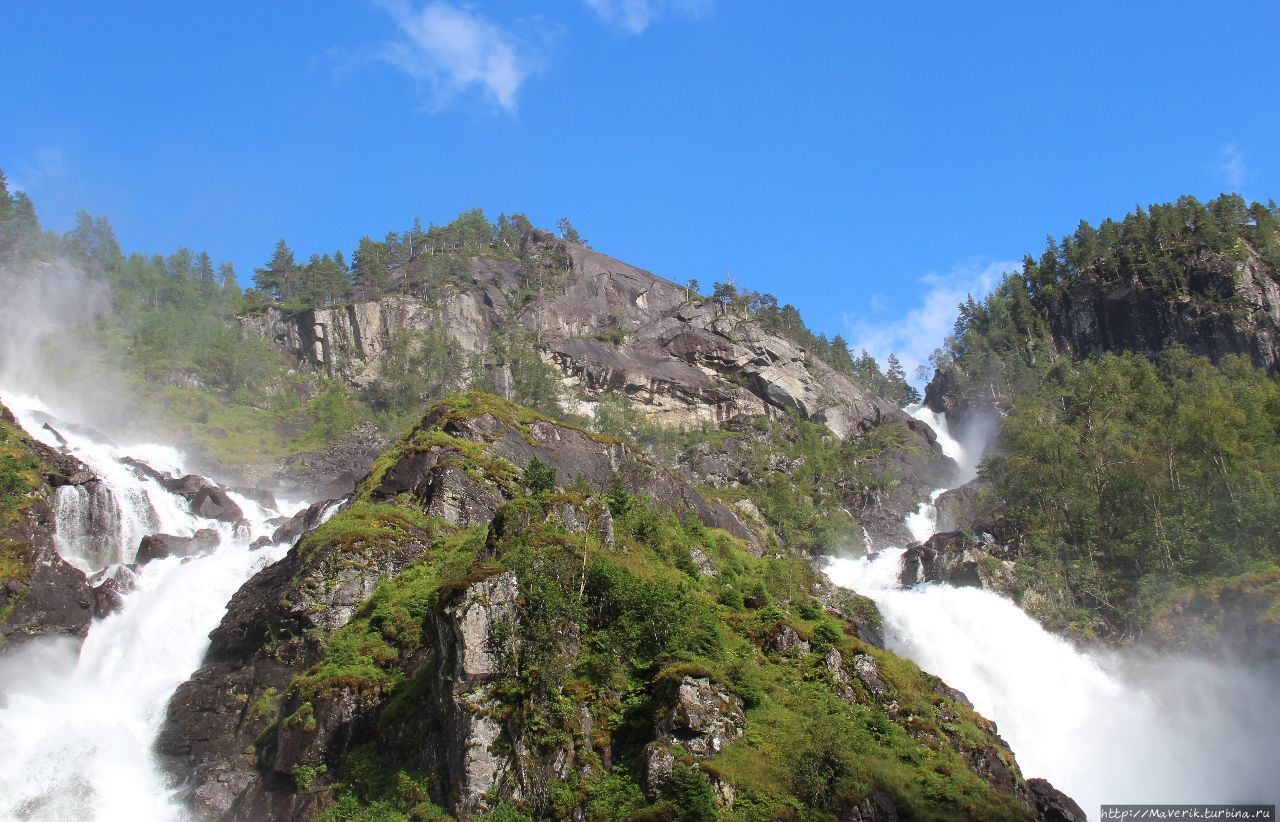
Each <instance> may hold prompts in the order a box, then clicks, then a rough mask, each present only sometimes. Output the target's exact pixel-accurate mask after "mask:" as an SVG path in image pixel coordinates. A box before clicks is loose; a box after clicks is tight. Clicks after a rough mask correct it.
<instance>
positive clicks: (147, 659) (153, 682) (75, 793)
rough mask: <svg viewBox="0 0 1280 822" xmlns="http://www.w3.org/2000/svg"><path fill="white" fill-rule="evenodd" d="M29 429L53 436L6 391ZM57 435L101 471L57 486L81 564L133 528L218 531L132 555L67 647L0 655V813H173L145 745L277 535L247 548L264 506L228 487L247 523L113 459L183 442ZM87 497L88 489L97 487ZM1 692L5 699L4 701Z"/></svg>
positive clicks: (159, 452) (259, 530)
mask: <svg viewBox="0 0 1280 822" xmlns="http://www.w3.org/2000/svg"><path fill="white" fill-rule="evenodd" d="M4 402H5V404H6V405H8V406H9V408H10V409H11V410H13V411H14V413H15V415H17V417H18V418H19V420H20V421H21V422H22V423H23V427H24V428H26V429H27V431H28V432H30V433H31V434H32V435H33V436H36V437H39V438H40V439H42V440H43V441H45V442H46V444H48V445H51V446H55V447H57V446H58V445H59V443H58V442H57V440H56V438H55V437H54V436H53V434H52V433H50V432H48V431H47V430H44V429H43V428H42V424H41V421H40V418H39V417H38V416H36V413H37V412H43V413H50V409H48V408H46V407H44V406H43V404H42V403H40V402H39V401H38V400H36V399H34V398H32V397H26V396H6V397H5V398H4ZM60 433H61V434H62V436H63V437H65V439H66V443H67V447H68V449H69V450H70V451H71V452H72V453H73V454H75V455H76V456H77V457H79V458H80V460H81V461H82V462H84V463H85V464H86V465H88V466H89V467H90V468H91V469H92V470H93V471H94V473H96V474H97V475H98V476H99V477H101V478H102V479H103V483H102V486H101V487H100V488H99V489H98V490H97V491H96V492H95V491H90V490H87V489H84V488H78V489H68V488H63V489H60V491H59V493H58V495H57V497H56V498H55V515H56V520H55V522H56V526H57V529H58V533H57V538H56V541H57V547H58V551H59V553H60V554H61V555H62V556H63V557H64V558H65V559H66V560H67V561H68V562H70V563H72V564H74V565H76V566H77V567H79V568H80V569H81V570H84V571H85V572H87V573H94V572H98V571H105V572H107V573H110V572H111V571H112V570H114V569H113V568H112V567H111V566H112V565H113V564H115V563H121V562H130V561H131V560H132V559H133V556H134V554H135V552H136V551H137V547H138V542H139V540H140V539H141V537H142V536H144V535H146V534H149V533H155V532H163V533H169V534H175V535H179V536H190V535H191V534H194V533H195V532H196V531H197V530H199V529H202V528H213V529H215V530H217V531H218V533H219V534H220V536H221V542H220V544H219V545H218V547H217V548H216V549H214V550H213V551H212V552H210V553H208V554H206V555H203V556H196V557H193V558H189V559H182V558H178V557H167V558H164V559H159V560H154V561H152V562H149V563H147V564H146V565H144V566H142V567H141V568H140V569H139V570H138V572H137V578H136V582H137V586H136V589H135V590H134V591H132V592H131V593H128V594H126V595H125V598H124V605H123V607H122V608H121V609H120V610H119V611H118V612H116V613H114V614H111V615H110V616H107V617H106V618H104V619H100V620H95V621H94V622H93V623H92V626H91V627H90V630H89V635H88V637H87V638H86V639H85V641H84V644H83V645H82V646H81V647H80V648H79V650H78V652H77V649H76V647H75V644H74V643H72V642H70V641H65V640H41V641H37V642H33V643H28V644H27V645H26V646H24V647H23V648H22V649H20V650H19V651H18V652H16V653H14V654H11V655H9V656H8V657H7V658H5V660H4V662H3V664H2V665H0V694H3V695H4V697H5V702H0V818H4V819H38V820H70V819H76V820H89V819H96V820H168V819H179V818H181V817H182V816H183V811H182V808H181V807H180V806H179V805H178V804H177V803H176V802H175V801H174V799H173V796H172V791H171V790H170V789H169V787H168V786H167V785H166V784H165V781H164V778H163V775H162V774H161V772H160V770H159V769H158V767H157V763H156V761H155V759H154V756H153V754H152V745H153V743H154V741H155V738H156V735H157V733H158V732H159V729H160V724H161V722H162V721H163V719H164V710H165V705H166V703H167V702H168V700H169V697H170V696H171V695H172V694H173V692H174V690H175V689H176V688H177V687H178V685H180V684H181V683H182V682H183V681H185V680H186V679H187V677H189V676H190V675H191V673H192V672H193V671H194V670H195V669H196V668H197V667H198V666H199V664H200V660H201V657H202V656H203V655H204V652H205V649H206V647H207V646H208V642H209V639H208V635H209V632H210V631H211V630H213V628H215V627H216V626H217V624H218V622H219V621H220V620H221V619H222V616H223V614H224V613H225V612H226V604H227V601H228V600H229V599H230V598H231V595H232V594H233V593H235V591H236V590H237V589H238V588H239V587H240V586H241V585H242V584H243V583H244V582H245V580H247V579H248V578H249V577H250V576H251V575H252V574H253V573H255V572H256V571H257V570H259V569H261V568H263V567H265V566H266V565H267V564H269V563H271V562H274V561H275V560H277V559H279V558H280V557H282V556H283V555H284V553H285V551H286V550H287V547H288V546H283V545H275V546H271V547H269V548H265V549H262V550H258V551H251V550H250V549H249V543H250V542H251V541H252V540H253V539H255V538H257V537H259V536H262V535H263V534H270V533H271V532H272V530H273V529H272V527H271V525H269V524H268V520H270V519H271V518H273V517H276V516H279V515H281V514H291V513H293V512H294V511H296V510H297V509H298V508H300V507H301V505H300V504H283V503H282V504H281V505H280V508H281V510H279V511H276V510H272V509H267V508H263V507H261V506H259V505H258V504H257V503H255V502H254V501H253V500H250V499H247V498H245V497H243V496H240V495H237V494H234V493H232V494H231V497H232V499H234V500H235V502H236V503H237V504H238V505H239V506H240V507H241V509H242V510H243V511H244V516H245V519H246V521H247V522H248V528H244V527H241V528H236V527H234V526H233V525H232V524H230V523H225V522H217V521H214V520H208V519H205V518H203V517H199V516H195V515H193V514H191V513H190V511H189V510H188V508H187V505H186V501H185V500H184V499H182V498H180V497H177V496H175V495H173V494H171V493H169V492H168V491H166V490H165V489H164V488H163V487H162V486H161V485H160V484H159V483H158V482H156V481H155V480H153V479H150V478H140V477H139V476H137V474H136V473H135V472H134V471H133V470H131V469H130V468H128V467H127V466H126V465H125V464H123V463H122V462H121V461H120V459H121V458H122V457H124V456H131V457H134V458H136V459H141V460H143V461H144V462H146V463H148V464H149V465H151V466H152V467H154V468H156V469H159V470H161V471H169V472H175V473H179V474H180V473H183V471H182V468H183V462H184V458H183V455H182V454H181V453H180V452H178V451H176V450H174V449H172V448H168V447H165V446H160V445H153V444H139V445H131V446H129V447H118V446H115V445H112V444H108V443H105V442H102V441H98V440H95V439H93V438H91V437H90V436H88V435H86V434H84V433H77V431H76V430H73V429H71V428H70V427H68V430H62V431H60ZM95 497H96V498H95ZM6 703H7V704H6Z"/></svg>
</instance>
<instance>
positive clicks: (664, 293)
mask: <svg viewBox="0 0 1280 822" xmlns="http://www.w3.org/2000/svg"><path fill="white" fill-rule="evenodd" d="M521 251H522V253H523V254H525V255H526V259H531V260H536V259H550V258H555V259H557V260H560V261H567V269H565V268H564V263H563V262H560V263H557V265H559V266H560V267H561V269H562V270H560V273H558V274H557V275H556V279H555V282H554V285H553V287H549V288H545V289H543V290H542V291H541V292H539V293H538V294H537V295H536V296H535V298H534V299H533V300H532V301H530V302H529V303H527V304H525V305H522V306H515V305H513V304H512V302H511V299H512V297H513V296H514V294H515V292H516V291H517V288H518V279H517V271H518V269H519V264H518V263H515V262H511V261H506V260H494V259H486V258H472V259H471V260H469V261H468V265H469V268H470V274H471V278H472V280H473V282H474V285H473V286H472V287H471V288H469V289H464V290H462V291H460V292H456V293H453V294H452V295H450V296H447V297H446V298H444V299H443V300H442V301H440V302H439V303H430V302H428V301H427V300H425V299H422V298H419V297H415V296H412V295H408V294H396V295H388V296H384V297H382V298H380V299H378V300H374V301H367V302H357V303H354V304H352V305H347V306H335V307H331V308H319V309H313V310H307V311H301V312H293V313H290V312H283V311H280V310H278V309H274V308H273V309H268V310H267V311H265V312H263V313H261V314H256V315H252V316H247V317H242V318H241V319H240V323H241V327H242V329H243V331H244V333H246V334H248V335H250V336H253V337H257V338H260V339H264V340H273V341H275V342H277V343H278V344H280V345H281V346H282V347H283V348H284V349H286V350H287V351H288V352H289V353H290V354H291V355H292V356H293V357H295V358H296V359H297V360H298V361H299V362H300V363H303V364H306V365H308V366H310V367H311V368H313V369H315V370H316V371H319V372H321V373H323V374H325V375H326V376H329V377H336V378H341V379H343V380H345V381H346V382H348V383H349V384H350V385H352V386H353V387H356V388H361V387H364V386H367V385H370V384H371V383H372V382H373V381H374V380H376V379H377V377H378V375H379V374H380V373H381V370H382V366H383V363H384V361H385V358H386V355H387V353H388V351H389V350H390V346H391V341H392V339H393V338H394V336H395V335H396V333H398V332H400V331H404V330H407V331H411V332H422V331H426V330H429V329H438V330H442V331H444V332H446V333H447V334H449V335H450V336H451V337H453V338H454V340H456V341H457V342H458V344H459V345H460V346H461V348H462V349H463V351H464V352H467V353H469V354H470V353H480V352H483V351H484V350H486V348H487V347H488V346H489V343H490V339H491V337H492V335H493V334H494V332H495V331H496V330H498V329H499V328H501V327H502V326H503V324H504V323H505V322H506V318H507V317H510V316H511V315H512V314H513V313H514V314H515V316H516V319H517V322H518V323H519V325H520V327H521V328H522V329H523V330H524V331H526V332H528V333H530V334H531V335H533V336H535V337H536V338H537V339H539V340H540V341H542V342H543V343H544V344H545V345H546V350H547V357H548V359H549V361H551V362H553V363H554V364H555V365H557V366H558V367H559V368H560V370H561V373H562V374H563V378H564V381H565V383H566V385H567V386H569V387H570V388H572V389H573V390H574V391H575V392H576V393H578V394H580V395H581V396H582V397H583V399H584V401H585V404H584V405H583V406H582V407H580V408H579V409H577V410H579V411H581V412H590V410H591V408H592V403H594V401H595V400H596V399H598V398H599V396H600V395H601V394H603V393H608V392H623V393H625V394H626V395H627V396H628V397H630V398H631V400H632V401H633V402H635V403H637V404H639V405H640V406H641V407H642V408H643V409H644V410H645V412H646V414H647V415H648V416H649V417H650V418H651V419H653V420H655V421H656V422H658V423H659V424H663V425H670V426H682V425H690V424H696V423H700V422H713V423H718V422H722V421H724V420H727V419H729V418H732V417H735V416H740V415H750V414H768V415H778V414H783V413H786V412H788V411H795V412H798V413H799V414H800V415H801V416H803V417H805V418H807V419H814V420H819V421H823V422H825V423H826V424H827V425H828V426H829V427H830V428H831V429H832V431H834V432H835V433H836V434H837V435H838V436H840V437H842V438H848V437H857V436H861V435H862V434H863V433H865V432H866V431H868V430H870V429H871V428H872V427H874V426H876V425H878V424H880V422H882V421H883V420H885V419H889V418H893V419H899V418H903V419H905V415H904V414H902V412H901V411H899V410H898V409H897V408H895V407H893V406H892V405H890V404H889V403H886V402H884V401H882V400H880V399H878V398H876V397H874V396H872V395H870V394H869V393H867V392H866V391H865V390H863V389H862V388H860V387H859V386H857V385H855V384H854V383H853V382H852V381H851V380H849V379H847V378H846V377H844V376H843V375H841V374H839V373H837V372H836V371H834V370H833V369H831V368H830V367H828V366H827V365H825V364H824V363H822V362H820V361H817V360H816V359H815V358H813V357H812V356H811V355H810V354H809V353H808V352H806V351H805V350H804V349H802V348H800V347H799V346H797V345H796V344H794V343H792V342H790V341H788V340H786V339H784V338H782V337H780V336H778V335H775V334H771V333H769V332H767V331H765V330H764V329H763V328H761V326H760V325H759V323H757V322H755V321H754V319H751V318H749V317H747V316H745V315H739V314H737V313H734V312H733V311H730V310H727V309H726V307H725V306H723V305H721V304H719V303H716V302H713V301H701V300H700V299H697V300H695V301H692V302H691V301H690V300H689V297H690V295H689V294H688V293H687V291H686V289H685V288H684V287H683V286H680V285H676V284H675V283H673V282H670V281H668V280H664V279H662V278H661V277H657V276H655V275H653V274H651V273H649V272H647V271H643V270H641V269H638V268H635V267H634V266H630V265H627V264H626V263H623V262H620V261H618V260H615V259H612V258H610V257H607V256H605V255H603V254H600V253H597V252H595V251H592V250H590V249H587V248H582V247H580V246H576V245H572V244H567V243H564V242H563V241H560V240H558V239H556V238H554V237H552V236H550V235H548V234H544V233H542V232H536V231H535V232H532V233H531V234H530V235H529V236H528V237H527V238H526V240H525V242H524V244H523V246H522V249H521ZM694 296H695V297H696V295H694ZM517 309H518V310H517ZM615 340H620V342H618V341H615Z"/></svg>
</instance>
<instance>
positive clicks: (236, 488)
mask: <svg viewBox="0 0 1280 822" xmlns="http://www.w3.org/2000/svg"><path fill="white" fill-rule="evenodd" d="M227 490H228V491H231V492H233V493H236V494H239V495H240V496H242V497H244V498H246V499H250V500H253V501H254V502H255V503H257V504H258V506H259V507H261V508H264V509H267V510H270V511H275V510H276V509H277V507H278V506H279V503H278V502H277V501H276V495H275V494H273V493H271V492H270V491H268V490H266V489H265V488H250V487H248V486H244V485H233V486H230V487H228V488H227Z"/></svg>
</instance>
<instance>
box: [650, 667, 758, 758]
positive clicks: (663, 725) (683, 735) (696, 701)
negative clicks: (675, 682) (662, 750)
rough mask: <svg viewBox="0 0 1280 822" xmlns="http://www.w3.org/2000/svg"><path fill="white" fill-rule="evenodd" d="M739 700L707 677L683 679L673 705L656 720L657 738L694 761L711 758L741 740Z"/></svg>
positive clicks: (742, 716) (742, 718) (744, 721)
mask: <svg viewBox="0 0 1280 822" xmlns="http://www.w3.org/2000/svg"><path fill="white" fill-rule="evenodd" d="M746 724H747V719H746V715H745V714H744V713H743V712H742V699H741V698H740V697H738V695H737V694H735V693H733V692H732V691H730V690H729V689H727V688H725V687H724V686H723V685H719V684H716V683H713V682H711V680H709V679H707V678H706V677H690V676H686V677H685V678H684V679H683V680H682V681H681V683H680V687H679V688H678V689H677V691H676V699H675V705H673V706H672V707H671V709H670V710H668V711H667V712H666V714H664V715H663V716H662V717H661V718H660V719H659V720H658V724H657V727H656V733H657V738H658V740H659V741H661V742H668V743H670V742H678V743H680V744H681V745H683V746H684V748H685V750H687V751H688V752H689V753H690V754H692V755H693V756H695V757H699V758H702V757H709V756H714V755H716V754H718V753H720V751H722V750H723V749H724V746H725V745H727V744H728V743H730V742H732V741H733V740H735V739H737V738H738V737H740V736H742V729H743V728H744V727H745V726H746Z"/></svg>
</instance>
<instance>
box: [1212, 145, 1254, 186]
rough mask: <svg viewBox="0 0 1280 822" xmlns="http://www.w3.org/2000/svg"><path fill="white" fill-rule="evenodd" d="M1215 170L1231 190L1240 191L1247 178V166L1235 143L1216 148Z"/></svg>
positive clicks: (1242, 153)
mask: <svg viewBox="0 0 1280 822" xmlns="http://www.w3.org/2000/svg"><path fill="white" fill-rule="evenodd" d="M1216 168H1217V171H1218V173H1219V174H1220V175H1222V180H1223V182H1225V183H1226V184H1227V186H1228V187H1229V188H1230V189H1231V190H1232V191H1237V192H1238V191H1240V189H1242V188H1244V184H1245V183H1246V182H1248V180H1249V166H1248V164H1247V163H1246V162H1245V161H1244V152H1242V151H1241V150H1240V146H1238V145H1236V144H1235V143H1227V144H1226V145H1224V146H1223V147H1222V148H1221V149H1219V150H1218V163H1217V165H1216Z"/></svg>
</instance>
